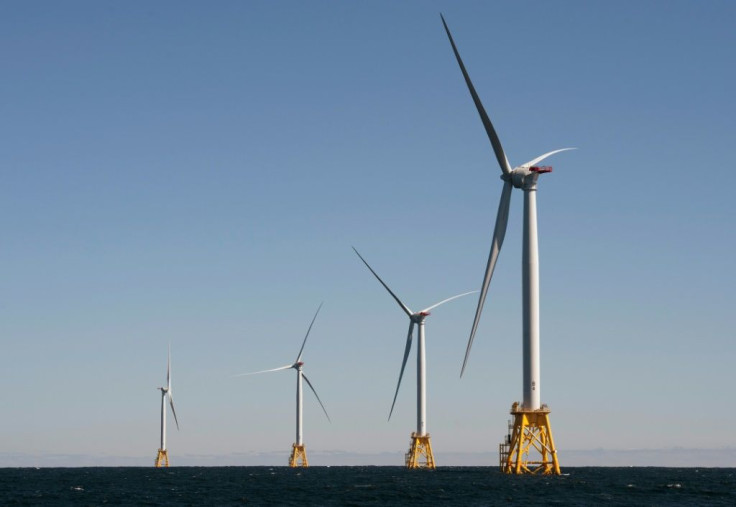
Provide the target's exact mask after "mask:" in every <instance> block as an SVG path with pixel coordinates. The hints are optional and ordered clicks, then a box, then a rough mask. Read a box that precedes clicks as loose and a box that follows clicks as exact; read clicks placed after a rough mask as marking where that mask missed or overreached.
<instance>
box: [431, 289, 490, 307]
mask: <svg viewBox="0 0 736 507" xmlns="http://www.w3.org/2000/svg"><path fill="white" fill-rule="evenodd" d="M474 292H480V291H477V290H471V291H470V292H463V293H462V294H458V295H457V296H452V297H451V298H447V299H443V300H442V301H440V302H439V303H435V304H433V305H432V306H430V307H428V308H425V309H424V310H422V312H428V311H430V310H432V309H433V308H437V307H438V306H440V305H442V304H445V303H447V302H448V301H452V300H453V299H457V298H461V297H463V296H467V295H468V294H473V293H474Z"/></svg>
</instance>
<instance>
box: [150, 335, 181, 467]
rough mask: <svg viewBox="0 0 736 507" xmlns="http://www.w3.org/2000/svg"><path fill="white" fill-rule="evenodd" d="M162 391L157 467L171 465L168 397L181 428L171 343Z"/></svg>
mask: <svg viewBox="0 0 736 507" xmlns="http://www.w3.org/2000/svg"><path fill="white" fill-rule="evenodd" d="M158 389H159V391H161V447H160V448H159V450H158V454H157V455H156V462H155V466H156V468H159V467H168V466H169V452H168V451H167V450H166V399H167V398H168V399H169V405H170V406H171V413H172V414H174V422H176V429H177V430H178V429H179V420H178V419H177V418H176V410H174V398H173V397H172V394H171V345H170V344H169V355H168V358H167V361H166V387H159V388H158Z"/></svg>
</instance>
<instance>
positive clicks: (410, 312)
mask: <svg viewBox="0 0 736 507" xmlns="http://www.w3.org/2000/svg"><path fill="white" fill-rule="evenodd" d="M352 248H353V251H354V252H355V253H356V254H357V255H358V257H360V260H362V261H363V264H365V265H366V266H367V267H368V269H370V270H371V273H373V276H375V277H376V278H377V279H378V281H379V282H381V285H383V286H384V288H385V289H386V290H387V291H388V293H389V294H391V296H393V298H394V299H395V300H396V302H397V303H399V306H400V307H401V309H402V310H404V311H405V312H406V314H407V315H408V316H409V317H411V316H412V314H413V312H412V311H411V310H410V309H409V307H408V306H406V305H405V304H404V303H402V302H401V300H400V299H399V297H398V296H397V295H396V294H394V293H393V291H392V290H391V289H389V288H388V285H386V284H385V283H384V281H383V280H381V277H380V276H378V273H376V272H375V271H373V268H372V267H370V265H369V264H368V263H367V262H366V261H365V259H364V258H363V256H362V255H360V253H358V251H357V250H356V249H355V247H352Z"/></svg>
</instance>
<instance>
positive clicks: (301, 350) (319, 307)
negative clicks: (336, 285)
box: [294, 302, 324, 363]
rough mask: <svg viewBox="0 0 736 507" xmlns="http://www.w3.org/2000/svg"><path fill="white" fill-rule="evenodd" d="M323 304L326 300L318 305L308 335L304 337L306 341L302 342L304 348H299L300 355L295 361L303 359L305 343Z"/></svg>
mask: <svg viewBox="0 0 736 507" xmlns="http://www.w3.org/2000/svg"><path fill="white" fill-rule="evenodd" d="M323 304H324V302H322V303H320V304H319V306H318V307H317V311H316V312H315V314H314V317H312V323H311V324H309V329H307V335H306V336H305V337H304V341H303V342H302V348H300V349H299V355H298V356H296V361H294V362H295V363H298V362H299V361H301V360H302V352H303V351H304V345H306V344H307V338H309V332H310V331H311V330H312V325H314V321H315V320H316V319H317V314H318V313H319V311H320V309H321V308H322V305H323Z"/></svg>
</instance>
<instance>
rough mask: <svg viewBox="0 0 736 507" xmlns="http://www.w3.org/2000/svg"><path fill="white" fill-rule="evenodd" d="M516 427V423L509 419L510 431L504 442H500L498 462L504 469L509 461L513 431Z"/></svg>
mask: <svg viewBox="0 0 736 507" xmlns="http://www.w3.org/2000/svg"><path fill="white" fill-rule="evenodd" d="M513 429H514V425H513V424H512V423H511V421H509V428H508V433H506V436H505V437H504V439H503V442H501V443H500V444H498V464H499V466H500V467H501V470H502V471H503V470H504V466H505V464H506V463H507V462H508V459H509V453H510V452H511V432H512V431H513Z"/></svg>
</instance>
